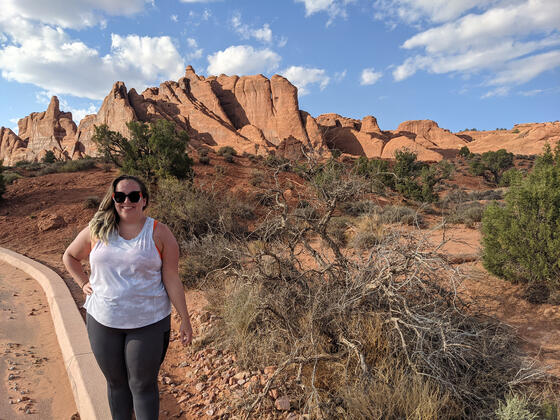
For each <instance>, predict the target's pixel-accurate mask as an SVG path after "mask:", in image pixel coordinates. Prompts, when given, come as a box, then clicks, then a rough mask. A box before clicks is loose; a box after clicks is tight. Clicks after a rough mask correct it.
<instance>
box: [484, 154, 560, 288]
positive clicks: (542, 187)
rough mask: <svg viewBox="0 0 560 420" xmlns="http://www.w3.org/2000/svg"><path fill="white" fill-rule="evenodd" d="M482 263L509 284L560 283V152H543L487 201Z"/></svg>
mask: <svg viewBox="0 0 560 420" xmlns="http://www.w3.org/2000/svg"><path fill="white" fill-rule="evenodd" d="M482 232H483V239H482V242H483V254H482V256H483V263H484V266H485V267H486V269H487V270H488V271H490V272H491V273H493V274H496V275H497V276H499V277H503V278H505V279H507V280H510V281H512V282H521V283H525V284H528V285H530V286H531V285H533V286H537V287H539V288H541V287H545V288H546V289H547V290H548V291H549V292H550V291H554V290H557V289H558V288H559V287H560V150H559V149H558V148H557V150H556V151H555V154H554V155H552V153H551V152H550V150H548V151H546V152H545V153H544V155H543V156H541V158H539V159H538V160H537V163H536V165H535V168H534V170H533V171H532V172H531V173H530V174H529V175H528V176H527V177H526V178H525V179H523V180H522V181H521V182H519V183H515V184H513V185H512V186H511V187H510V189H509V191H508V192H507V193H506V197H505V206H503V207H502V206H499V205H497V204H496V203H493V204H491V205H489V206H488V207H487V208H486V211H485V212H484V216H483V220H482Z"/></svg>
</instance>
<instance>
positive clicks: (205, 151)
mask: <svg viewBox="0 0 560 420" xmlns="http://www.w3.org/2000/svg"><path fill="white" fill-rule="evenodd" d="M197 152H198V156H200V157H202V156H208V149H206V148H205V147H202V148H200V149H198V150H197Z"/></svg>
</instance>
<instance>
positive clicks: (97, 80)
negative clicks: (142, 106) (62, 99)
mask: <svg viewBox="0 0 560 420" xmlns="http://www.w3.org/2000/svg"><path fill="white" fill-rule="evenodd" d="M3 29H4V30H6V31H7V32H8V34H9V36H10V39H11V42H10V43H9V44H8V45H5V46H4V47H3V48H1V49H0V70H1V72H2V77H4V78H5V79H7V80H13V81H17V82H20V83H31V84H34V85H36V86H39V87H41V88H43V89H46V90H48V91H49V93H52V94H72V95H74V96H77V97H87V98H91V99H102V98H103V97H104V96H105V95H106V94H107V92H108V91H109V89H110V88H111V86H112V84H113V83H114V82H115V81H117V80H123V81H125V82H126V83H127V85H128V86H129V87H136V88H137V89H143V88H144V87H146V86H148V85H149V84H150V83H154V82H159V81H161V79H162V78H173V79H174V78H177V77H178V76H180V75H181V74H182V72H183V71H184V62H183V60H182V58H181V57H180V55H179V53H178V51H177V50H176V48H175V46H174V45H173V43H172V41H171V39H170V38H169V37H153V38H152V37H140V36H138V35H128V36H125V37H123V36H120V35H114V34H113V35H112V36H111V41H112V44H111V52H110V53H109V54H107V55H105V56H103V57H101V56H100V54H99V52H98V51H97V50H96V49H93V48H90V47H88V46H87V45H86V44H84V43H83V42H82V41H80V40H74V39H72V38H71V37H70V36H69V35H68V34H67V33H66V32H65V31H64V30H63V29H61V28H60V27H57V28H53V27H50V26H48V25H43V24H35V23H32V22H30V21H28V20H26V19H22V18H14V19H13V20H12V21H11V22H9V23H6V22H3Z"/></svg>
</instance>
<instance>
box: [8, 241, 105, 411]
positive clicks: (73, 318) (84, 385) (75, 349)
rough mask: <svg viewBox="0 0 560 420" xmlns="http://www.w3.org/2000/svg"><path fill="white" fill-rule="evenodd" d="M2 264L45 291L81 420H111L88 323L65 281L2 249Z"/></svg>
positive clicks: (12, 252)
mask: <svg viewBox="0 0 560 420" xmlns="http://www.w3.org/2000/svg"><path fill="white" fill-rule="evenodd" d="M0 260H2V261H4V262H6V263H8V264H10V265H12V266H14V267H16V268H18V269H20V270H22V271H24V272H25V273H27V274H28V275H30V276H31V277H33V278H34V279H35V280H36V281H37V282H38V283H39V284H40V285H41V287H42V288H43V291H44V292H45V295H46V297H47V301H48V303H49V308H50V313H51V318H52V321H53V325H54V329H55V332H56V337H57V339H58V344H59V346H60V350H61V352H62V358H63V360H64V366H65V367H66V373H67V374H68V380H69V381H70V387H71V388H72V393H73V394H74V401H75V402H76V407H77V409H78V412H79V414H80V418H81V419H82V420H106V419H110V418H111V413H110V410H109V403H108V401H107V384H106V381H105V378H104V377H103V374H102V373H101V370H100V369H99V367H98V365H97V362H96V360H95V358H94V356H93V353H92V351H91V346H90V344H89V339H88V336H87V330H86V325H85V323H84V320H83V319H82V316H81V315H80V312H79V311H78V308H77V307H76V303H75V302H74V299H73V298H72V295H71V294H70V291H69V290H68V287H67V286H66V283H65V282H64V280H62V278H61V277H60V276H59V275H58V274H56V273H55V272H54V271H53V270H51V269H50V268H48V267H46V266H44V265H43V264H40V263H38V262H37V261H34V260H32V259H31V258H28V257H26V256H24V255H21V254H18V253H17V252H14V251H11V250H9V249H6V248H2V247H0Z"/></svg>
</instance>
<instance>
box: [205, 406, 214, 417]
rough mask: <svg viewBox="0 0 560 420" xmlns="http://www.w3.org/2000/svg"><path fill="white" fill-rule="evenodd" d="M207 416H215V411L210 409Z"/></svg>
mask: <svg viewBox="0 0 560 420" xmlns="http://www.w3.org/2000/svg"><path fill="white" fill-rule="evenodd" d="M206 415H207V416H210V417H211V416H213V415H214V409H213V408H209V409H208V410H206Z"/></svg>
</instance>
